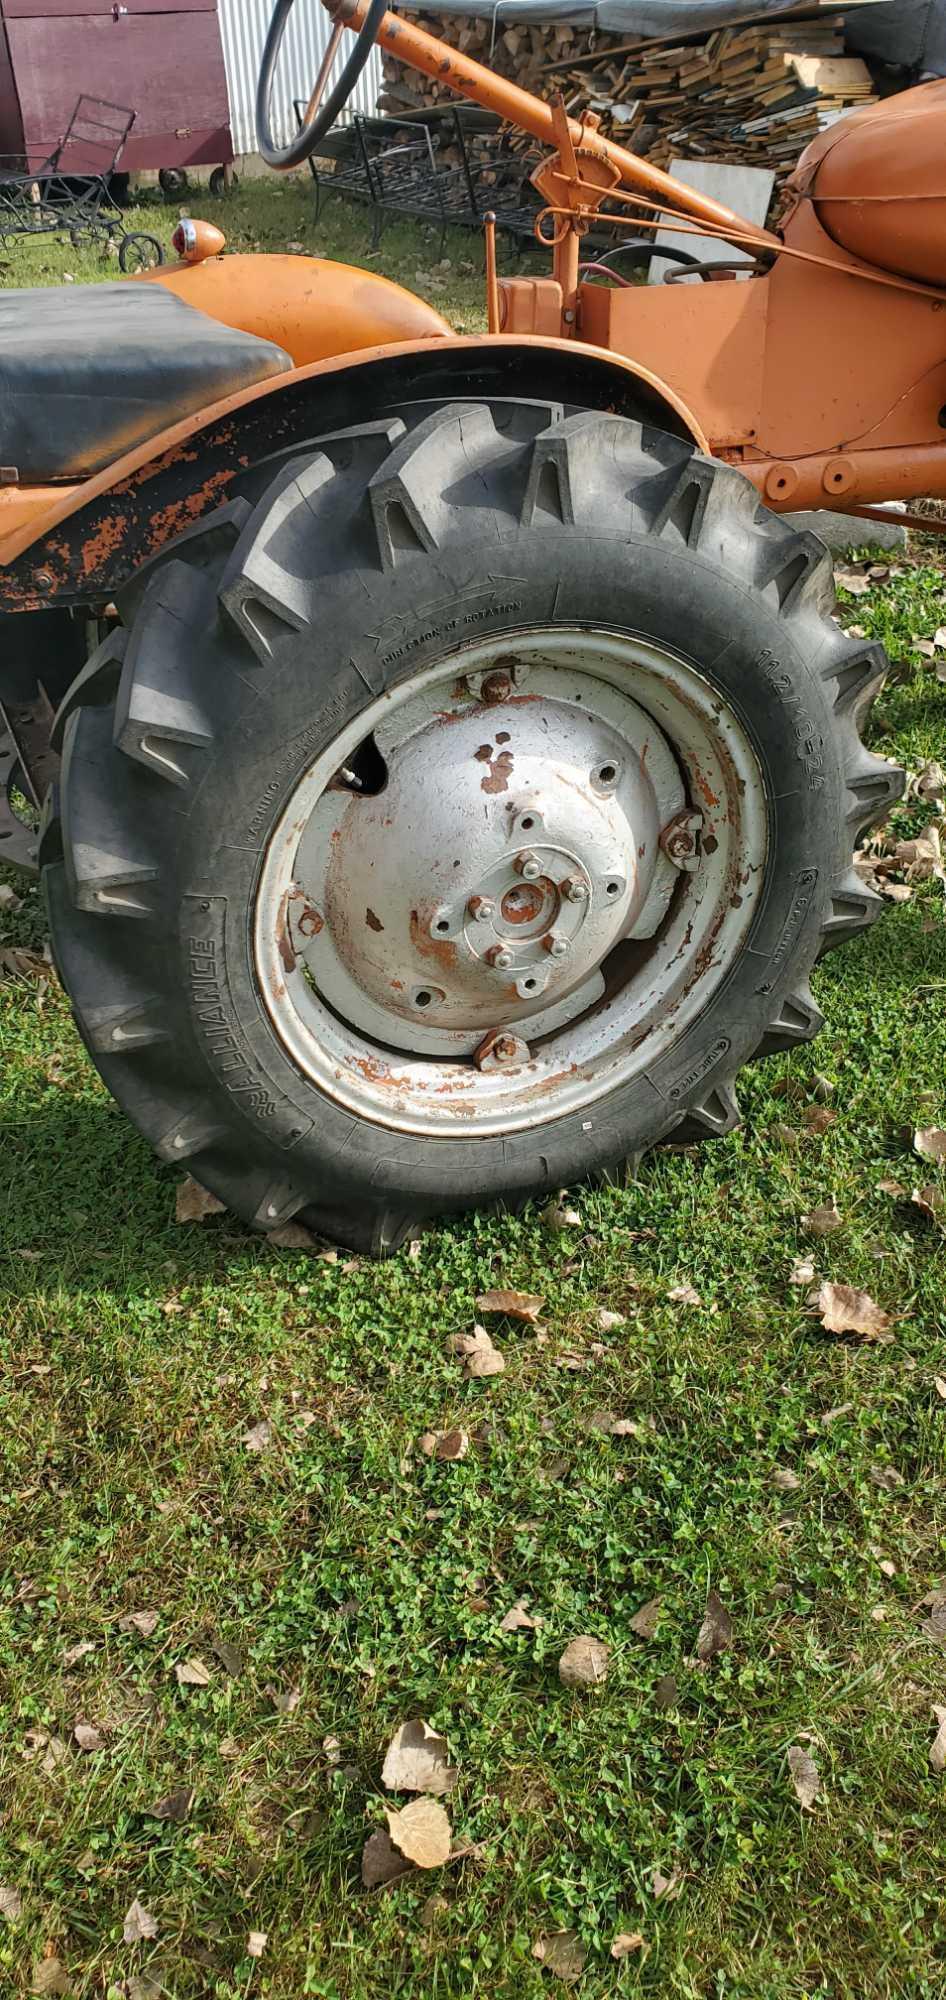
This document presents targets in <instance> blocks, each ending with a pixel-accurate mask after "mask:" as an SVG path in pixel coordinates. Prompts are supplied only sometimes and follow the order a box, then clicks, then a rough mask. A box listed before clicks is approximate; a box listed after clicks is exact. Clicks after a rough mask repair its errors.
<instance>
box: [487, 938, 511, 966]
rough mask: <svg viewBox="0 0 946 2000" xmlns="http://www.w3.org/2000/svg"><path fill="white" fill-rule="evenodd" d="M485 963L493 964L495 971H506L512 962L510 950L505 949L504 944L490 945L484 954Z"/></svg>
mask: <svg viewBox="0 0 946 2000" xmlns="http://www.w3.org/2000/svg"><path fill="white" fill-rule="evenodd" d="M486 963H487V965H492V966H495V968H496V971H497V972H508V970H509V967H510V966H511V964H512V952H511V951H507V949H506V946H505V945H504V944H494V945H491V946H490V949H489V951H488V952H487V954H486Z"/></svg>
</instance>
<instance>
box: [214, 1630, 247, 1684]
mask: <svg viewBox="0 0 946 2000" xmlns="http://www.w3.org/2000/svg"><path fill="white" fill-rule="evenodd" d="M211 1644H212V1646H213V1649H214V1652H215V1653H216V1655H217V1658H218V1660H219V1661H220V1665H221V1666H222V1668H223V1670H224V1673H226V1674H229V1675H230V1676H231V1678H235V1676H236V1675H237V1674H242V1672H243V1666H244V1660H243V1654H242V1653H241V1651H240V1648H239V1646H232V1645H231V1644H230V1641H229V1639H213V1640H211Z"/></svg>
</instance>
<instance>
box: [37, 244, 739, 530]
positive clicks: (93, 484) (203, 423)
mask: <svg viewBox="0 0 946 2000" xmlns="http://www.w3.org/2000/svg"><path fill="white" fill-rule="evenodd" d="M196 268H197V269H198V270H199V269H200V266H199V265H198V266H196ZM484 347H494V348H499V349H505V350H506V351H507V352H513V351H518V352H519V353H520V354H521V353H522V352H523V351H526V352H532V351H535V353H537V354H541V353H543V352H545V353H558V354H561V355H563V356H567V357H568V358H569V359H574V357H575V354H576V351H577V350H576V345H575V342H574V341H570V340H552V339H546V338H539V337H537V336H535V335H526V334H502V333H497V334H482V335H478V336H477V335H472V334H465V335H462V336H458V335H455V336H453V337H452V338H451V341H450V349H451V353H454V354H460V355H462V354H464V353H468V352H469V353H474V352H480V351H481V350H482V349H483V348H484ZM441 349H442V340H441V339H439V338H438V339H430V338H428V339H424V340H395V341H390V342H387V343H386V344H384V345H383V346H378V347H366V348H363V349H362V350H361V351H360V352H359V353H356V354H345V353H341V354H334V355H333V356H332V357H331V359H329V360H326V361H316V362H312V363H310V364H309V365H308V366H307V367H305V368H294V369H292V370H291V371H290V373H288V374H286V375H276V376H273V377H272V378H271V379H270V380H269V381H266V382H256V383H254V384H253V386H252V388H249V389H244V390H241V392H240V393H239V394H238V395H236V396H225V397H223V398H222V399H221V401H220V402H218V403H212V404H210V405H209V407H208V408H207V409H205V410H199V411H196V412H194V413H193V414H192V415H191V416H189V417H182V418H181V419H180V420H179V421H178V422H176V423H174V424H171V425H170V426H169V428H168V429H167V430H165V431H161V432H159V433H158V434H157V435H156V436H155V437H153V438H149V439H148V440H147V442H146V443H144V444H140V445H136V446H135V449H134V450H133V451H130V452H128V453H127V454H126V455H125V457H124V458H120V459H118V460H116V462H115V464H114V465H110V466H107V467H106V468H105V470H104V471H103V472H97V473H95V474H94V475H93V476H92V478H91V479H85V480H83V481H82V483H81V485H79V486H66V487H62V488H59V487H55V488H49V487H48V486H47V487H37V488H35V489H34V491H35V495H36V499H35V506H32V505H31V507H30V509H29V510H28V511H27V510H26V509H25V508H23V507H21V508H18V509H16V510H13V512H14V519H13V521H12V522H11V525H10V527H9V529H8V530H7V531H6V532H4V523H5V516H4V513H3V511H2V509H0V564H2V563H10V562H14V561H15V560H16V558H17V556H20V555H22V554H23V553H24V551H25V550H26V549H28V548H29V547H30V546H31V544H32V543H34V542H37V541H39V540H41V539H43V538H44V537H46V536H48V535H49V534H50V533H51V531H52V530H53V529H54V528H56V527H58V526H59V523H60V522H61V521H66V520H69V519H70V517H71V516H72V515H73V514H77V513H78V512H79V511H80V509H81V508H82V507H84V506H86V505H87V504H88V502H89V501H91V500H97V499H99V498H100V497H101V495H102V494H104V493H113V494H114V495H115V496H116V497H120V496H121V495H122V494H123V493H127V492H129V491H130V490H131V487H130V482H132V481H133V482H134V485H135V487H138V486H140V485H141V484H143V483H144V482H146V481H147V480H149V479H151V478H153V477H155V476H156V474H158V473H160V472H162V471H165V470H166V469H167V468H168V467H169V466H170V465H172V464H174V463H185V464H186V463H197V462H198V459H199V456H200V450H199V446H198V444H196V443H195V442H194V440H196V439H197V438H198V437H199V434H200V432H202V431H207V430H210V429H212V428H213V427H215V426H216V425H219V424H220V423H222V422H224V421H225V420H226V419H227V418H229V417H231V416H233V415H234V414H235V413H236V412H239V411H240V410H243V409H246V408H247V406H248V405H249V404H251V403H255V402H259V401H260V399H261V398H262V397H264V396H267V397H273V398H276V397H278V396H281V395H285V393H286V391H287V390H288V389H293V388H295V387H297V386H298V384H299V383H300V382H308V381H317V380H319V379H320V378H321V377H322V376H326V377H331V376H333V375H337V374H340V373H342V372H343V371H348V370H350V369H352V368H353V367H354V368H359V367H363V368H370V367H371V365H372V363H374V362H378V361H386V360H388V359H389V358H391V357H393V356H395V355H402V354H403V355H422V354H428V353H429V354H431V355H435V354H437V353H438V352H439V351H441ZM581 353H582V356H583V357H584V358H590V359H592V360H596V361H601V362H603V363H605V364H606V365H607V367H609V368H610V369H612V370H613V371H614V373H615V376H616V377H617V378H618V379H621V378H623V379H624V380H625V381H638V382H641V383H643V384H644V386H645V387H646V388H648V389H651V390H653V391H654V393H655V394H656V395H658V396H660V397H663V398H664V400H665V401H666V403H667V405H668V407H669V408H670V409H672V410H673V411H674V413H675V415H676V416H677V417H678V418H679V419H680V422H681V423H682V424H683V425H684V426H685V428H686V429H688V430H689V432H690V435H691V436H692V438H693V441H694V443H695V444H696V445H697V446H698V448H699V449H700V450H701V451H708V450H709V443H708V440H707V438H706V436H705V434H704V432H703V431H702V429H701V428H700V425H699V423H698V421H697V419H696V418H695V417H694V416H693V415H692V413H691V412H690V411H689V410H688V409H687V407H686V404H685V403H684V401H683V398H682V397H681V396H679V395H677V393H676V392H675V391H674V390H672V389H668V388H667V387H666V385H665V383H663V382H662V381H661V379H660V377H659V376H658V375H656V374H655V373H654V372H653V371H652V370H651V369H649V368H641V367H638V366H637V364H636V363H635V362H631V361H628V360H627V359H626V358H625V357H624V356H623V355H621V354H611V353H608V351H607V349H605V348H599V347H593V346H589V345H588V344H587V343H583V344H582V347H581ZM0 491H2V489H0ZM51 491H52V492H54V493H55V495H56V498H55V500H52V501H51V500H50V492H51ZM25 498H26V492H24V499H25Z"/></svg>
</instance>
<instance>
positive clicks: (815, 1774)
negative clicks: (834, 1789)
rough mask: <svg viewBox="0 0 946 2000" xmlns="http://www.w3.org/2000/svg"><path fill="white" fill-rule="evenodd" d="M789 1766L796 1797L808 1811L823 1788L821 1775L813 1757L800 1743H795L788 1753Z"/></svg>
mask: <svg viewBox="0 0 946 2000" xmlns="http://www.w3.org/2000/svg"><path fill="white" fill-rule="evenodd" d="M788 1768H789V1771H790V1773H791V1779H792V1784H793V1786H794V1788H795V1797H796V1798H797V1799H798V1801H799V1804H800V1805H801V1806H803V1807H804V1809H805V1810H806V1811H807V1810H808V1808H809V1807H811V1806H812V1805H813V1804H814V1802H815V1800H816V1798H817V1797H818V1794H819V1792H820V1790H821V1775H820V1773H819V1770H818V1766H817V1764H816V1763H815V1761H814V1758H813V1757H809V1755H808V1752H807V1750H803V1749H802V1746H801V1744H800V1743H793V1744H792V1747H791V1749H790V1750H789V1753H788Z"/></svg>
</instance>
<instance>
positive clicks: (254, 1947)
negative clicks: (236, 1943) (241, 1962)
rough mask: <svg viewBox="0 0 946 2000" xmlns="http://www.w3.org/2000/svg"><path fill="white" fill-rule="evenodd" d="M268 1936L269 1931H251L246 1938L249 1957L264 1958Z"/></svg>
mask: <svg viewBox="0 0 946 2000" xmlns="http://www.w3.org/2000/svg"><path fill="white" fill-rule="evenodd" d="M268 1938H269V1933H268V1931H251V1932H250V1935H249V1937H248V1938H247V1940H246V1955H247V1958H262V1956H263V1953H264V1951H265V1950H266V1945H267V1942H268Z"/></svg>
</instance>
